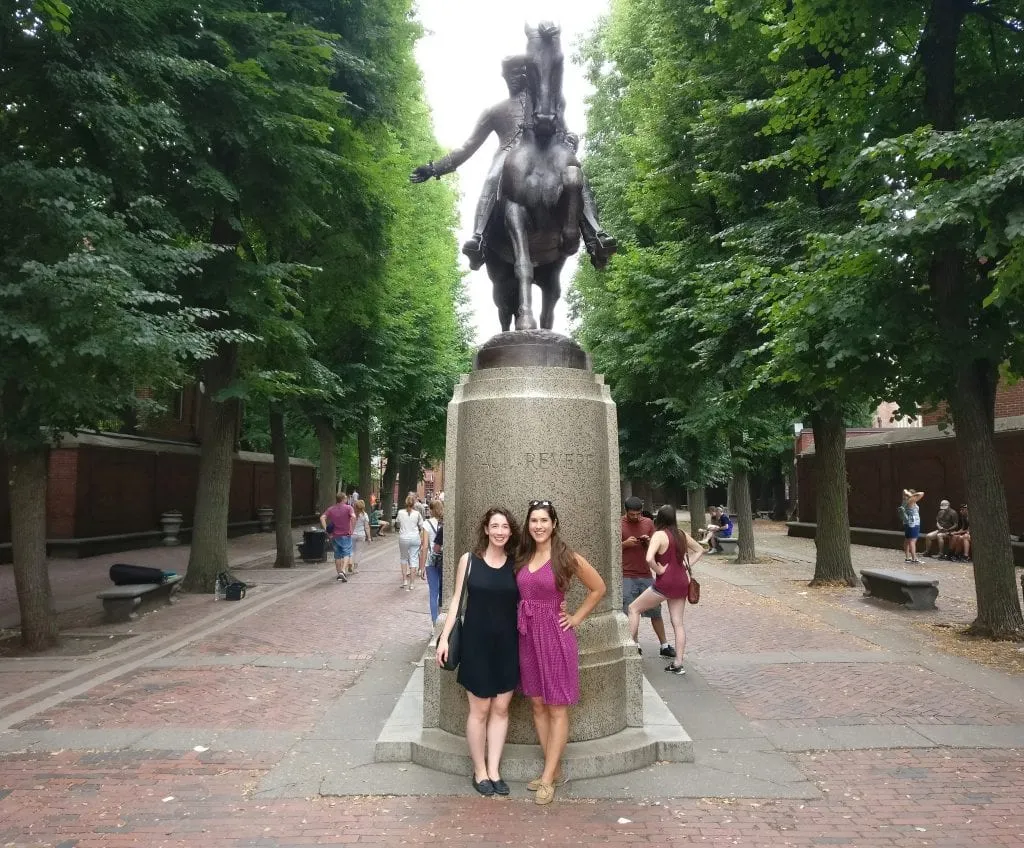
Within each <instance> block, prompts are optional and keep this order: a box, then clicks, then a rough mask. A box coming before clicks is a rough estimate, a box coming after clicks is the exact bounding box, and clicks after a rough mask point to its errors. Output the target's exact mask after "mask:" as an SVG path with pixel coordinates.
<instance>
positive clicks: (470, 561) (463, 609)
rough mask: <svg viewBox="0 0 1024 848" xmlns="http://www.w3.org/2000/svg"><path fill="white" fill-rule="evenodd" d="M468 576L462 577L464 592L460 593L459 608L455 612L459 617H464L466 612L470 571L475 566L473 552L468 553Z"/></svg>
mask: <svg viewBox="0 0 1024 848" xmlns="http://www.w3.org/2000/svg"><path fill="white" fill-rule="evenodd" d="M466 557H467V559H466V576H465V577H463V578H462V594H461V595H459V608H458V610H457V611H456V613H455V617H456V618H457V619H459V618H462V616H463V615H464V614H465V612H466V595H467V594H468V593H469V572H470V569H472V568H473V554H472V553H467V554H466Z"/></svg>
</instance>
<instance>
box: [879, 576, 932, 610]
mask: <svg viewBox="0 0 1024 848" xmlns="http://www.w3.org/2000/svg"><path fill="white" fill-rule="evenodd" d="M860 579H861V582H862V583H863V584H864V594H865V595H868V596H871V597H873V598H882V599H883V600H886V601H893V602H894V603H897V604H903V605H904V606H905V607H906V608H907V609H912V610H930V609H935V599H936V598H937V597H938V596H939V581H938V578H936V577H928V576H927V575H924V574H912V573H911V572H909V571H901V570H898V569H892V570H888V569H883V568H863V569H861V572H860Z"/></svg>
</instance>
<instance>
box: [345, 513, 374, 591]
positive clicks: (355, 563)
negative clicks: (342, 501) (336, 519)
mask: <svg viewBox="0 0 1024 848" xmlns="http://www.w3.org/2000/svg"><path fill="white" fill-rule="evenodd" d="M354 506H355V508H356V520H355V523H354V524H353V525H352V565H350V566H349V568H350V569H351V571H350V573H351V574H355V573H356V572H357V571H359V551H360V550H361V549H362V547H363V542H369V541H370V516H368V515H367V514H366V501H356V502H355V504H354Z"/></svg>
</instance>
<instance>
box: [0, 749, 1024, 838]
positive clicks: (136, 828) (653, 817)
mask: <svg viewBox="0 0 1024 848" xmlns="http://www.w3.org/2000/svg"><path fill="white" fill-rule="evenodd" d="M793 760H794V762H795V763H796V764H797V765H798V766H799V767H800V768H802V769H803V770H804V771H805V772H806V773H807V774H808V775H809V776H810V777H811V778H812V779H813V780H814V782H815V783H816V784H817V785H818V787H819V788H820V789H821V790H822V793H823V796H824V797H823V798H822V799H821V800H818V801H758V800H727V799H681V800H672V799H671V798H670V794H671V787H666V797H665V798H663V799H659V800H653V799H648V800H644V801H641V802H625V801H618V802H616V801H560V802H558V803H556V804H555V805H553V806H551V807H548V808H538V807H537V806H536V805H534V804H532V803H530V802H529V801H528V800H526V799H522V798H513V799H509V800H496V799H483V798H480V799H478V798H458V799H452V798H380V797H357V798H337V799H326V798H313V799H296V800H288V801H273V802H263V801H260V802H257V801H254V800H251V799H249V798H247V795H248V793H249V792H251V790H252V788H253V787H254V786H255V785H256V783H257V781H258V780H259V777H260V776H261V774H263V773H264V772H265V770H266V769H267V768H268V767H269V765H270V763H268V762H267V761H266V759H265V758H262V759H261V758H259V757H240V756H237V755H233V756H225V755H219V756H217V755H211V754H209V753H206V754H194V753H188V754H182V755H176V756H167V755H157V754H154V755H150V756H146V757H143V756H140V755H138V754H130V753H115V754H80V753H71V752H61V753H60V754H56V755H46V756H40V755H15V756H11V757H8V758H7V760H6V763H5V764H4V785H5V787H6V789H5V790H4V791H5V792H6V795H4V796H3V797H2V799H0V814H2V816H3V817H2V819H0V844H2V845H17V846H30V845H39V846H42V845H47V846H65V848H71V846H74V848H94V847H95V848H99V847H100V846H103V848H113V847H114V846H124V848H129V846H147V848H148V847H149V846H153V848H163V846H167V848H172V846H175V847H178V846H180V847H181V848H184V847H185V846H189V848H191V847H192V846H195V847H196V848H199V846H212V847H213V848H218V847H219V846H224V848H241V846H252V848H284V846H297V845H353V844H355V845H359V844H364V843H369V844H379V845H441V844H444V845H452V846H467V847H468V848H473V847H474V846H475V847H476V848H497V846H506V845H515V846H541V845H545V846H551V845H595V844H596V845H624V846H625V845H638V844H639V845H646V844H658V845H670V846H676V845H679V846H683V845H711V846H733V845H741V846H747V847H748V848H780V846H826V845H832V846H840V847H841V848H911V846H914V848H925V846H928V848H968V846H970V848H1019V846H1020V845H1022V844H1024V818H1022V817H1021V814H1020V788H1021V785H1022V780H1024V775H1022V765H1021V758H1020V756H1019V754H1018V753H1017V752H1010V751H1000V752H993V751H964V750H951V751H851V752H841V753H827V752H826V753H817V754H805V755H798V756H794V757H793ZM0 795H3V793H0ZM622 819H627V820H628V821H620V820H622Z"/></svg>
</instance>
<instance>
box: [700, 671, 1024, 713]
mask: <svg viewBox="0 0 1024 848" xmlns="http://www.w3.org/2000/svg"><path fill="white" fill-rule="evenodd" d="M704 677H705V679H706V680H707V681H708V682H709V683H710V684H711V685H712V686H714V687H715V688H716V689H718V690H720V691H722V692H723V693H724V694H726V695H727V696H728V697H729V699H730V700H731V701H732V703H733V705H734V706H735V707H736V708H737V709H738V710H739V711H740V712H741V713H743V715H745V716H748V717H749V718H756V719H784V720H785V719H788V720H791V721H792V722H794V726H802V725H803V724H804V723H805V722H806V721H808V720H816V719H823V718H827V719H841V720H842V721H832V722H830V723H831V724H931V725H937V724H982V725H1007V724H1024V709H1016V710H1015V709H1013V708H1012V707H1009V706H1007V705H1006V704H1004V703H1003V702H1001V701H998V700H996V699H995V698H991V697H988V696H987V695H985V694H983V693H981V692H976V691H974V690H972V689H971V688H970V687H968V686H964V685H963V684H960V683H956V682H954V681H950V680H948V679H947V678H944V677H941V676H940V675H938V674H935V673H934V672H932V671H929V670H928V669H925V668H919V667H916V666H912V665H906V664H897V663H874V664H873V663H820V664H819V663H807V664H802V665H795V664H786V663H778V664H774V665H769V666H764V667H753V668H752V667H749V666H746V667H742V668H725V669H708V670H706V671H705V672H704Z"/></svg>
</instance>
